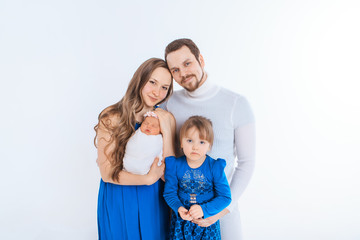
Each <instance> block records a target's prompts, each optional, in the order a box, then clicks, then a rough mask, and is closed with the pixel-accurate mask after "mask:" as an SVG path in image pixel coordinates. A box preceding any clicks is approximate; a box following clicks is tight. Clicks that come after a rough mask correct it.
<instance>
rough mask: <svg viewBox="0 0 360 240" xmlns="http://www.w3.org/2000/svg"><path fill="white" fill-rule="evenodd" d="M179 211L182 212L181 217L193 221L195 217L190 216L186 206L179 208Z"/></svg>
mask: <svg viewBox="0 0 360 240" xmlns="http://www.w3.org/2000/svg"><path fill="white" fill-rule="evenodd" d="M178 213H179V214H180V217H181V218H182V219H183V220H186V221H191V220H193V218H192V217H191V216H190V214H189V211H188V210H187V209H186V208H184V207H182V206H181V207H179V209H178Z"/></svg>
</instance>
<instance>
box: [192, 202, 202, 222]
mask: <svg viewBox="0 0 360 240" xmlns="http://www.w3.org/2000/svg"><path fill="white" fill-rule="evenodd" d="M189 213H190V216H191V217H192V218H193V219H199V218H202V217H203V216H204V212H203V210H202V208H201V206H200V205H197V204H195V205H192V206H191V207H190V209H189Z"/></svg>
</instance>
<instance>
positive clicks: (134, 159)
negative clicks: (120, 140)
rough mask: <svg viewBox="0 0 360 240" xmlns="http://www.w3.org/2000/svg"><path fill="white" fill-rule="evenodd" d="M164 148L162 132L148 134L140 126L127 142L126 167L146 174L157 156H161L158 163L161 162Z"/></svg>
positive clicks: (134, 171)
mask: <svg viewBox="0 0 360 240" xmlns="http://www.w3.org/2000/svg"><path fill="white" fill-rule="evenodd" d="M162 150H163V139H162V135H161V134H158V135H146V134H145V133H143V132H141V130H140V128H139V129H138V130H136V131H135V134H134V135H133V136H131V137H130V139H129V141H128V143H127V144H126V149H125V155H124V159H123V164H124V169H125V170H126V171H128V172H131V173H134V174H140V175H145V174H147V173H148V172H149V170H150V167H151V164H152V163H153V162H154V159H155V158H156V157H159V163H158V165H160V164H161V161H162V154H163V151H162Z"/></svg>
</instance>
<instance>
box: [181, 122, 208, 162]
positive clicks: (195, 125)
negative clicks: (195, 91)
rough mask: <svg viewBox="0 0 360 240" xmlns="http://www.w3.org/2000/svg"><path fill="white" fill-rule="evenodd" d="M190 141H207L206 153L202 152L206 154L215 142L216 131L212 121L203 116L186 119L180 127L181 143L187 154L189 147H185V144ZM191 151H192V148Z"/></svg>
mask: <svg viewBox="0 0 360 240" xmlns="http://www.w3.org/2000/svg"><path fill="white" fill-rule="evenodd" d="M189 141H191V143H192V142H194V143H195V141H200V143H202V142H204V141H206V142H207V143H205V145H206V146H207V147H206V148H204V149H203V150H204V153H201V154H204V155H205V154H206V152H207V151H208V150H210V148H211V146H212V144H213V142H214V131H213V128H212V123H211V121H210V120H209V119H207V118H204V117H202V116H192V117H190V118H189V119H188V120H186V122H185V123H184V124H183V125H182V127H181V129H180V143H181V147H182V148H183V151H184V154H185V155H186V156H187V153H186V152H187V149H185V145H186V146H187V145H188V144H187V143H188V142H189ZM189 151H190V152H191V150H189Z"/></svg>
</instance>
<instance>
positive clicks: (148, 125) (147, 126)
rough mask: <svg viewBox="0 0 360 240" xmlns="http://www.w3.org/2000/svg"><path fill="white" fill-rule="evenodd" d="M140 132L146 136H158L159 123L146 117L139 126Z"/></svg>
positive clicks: (152, 118)
mask: <svg viewBox="0 0 360 240" xmlns="http://www.w3.org/2000/svg"><path fill="white" fill-rule="evenodd" d="M140 130H141V131H142V132H143V133H145V134H146V135H158V134H160V122H159V119H157V118H154V117H146V118H145V120H144V121H143V122H142V124H141V126H140Z"/></svg>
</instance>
